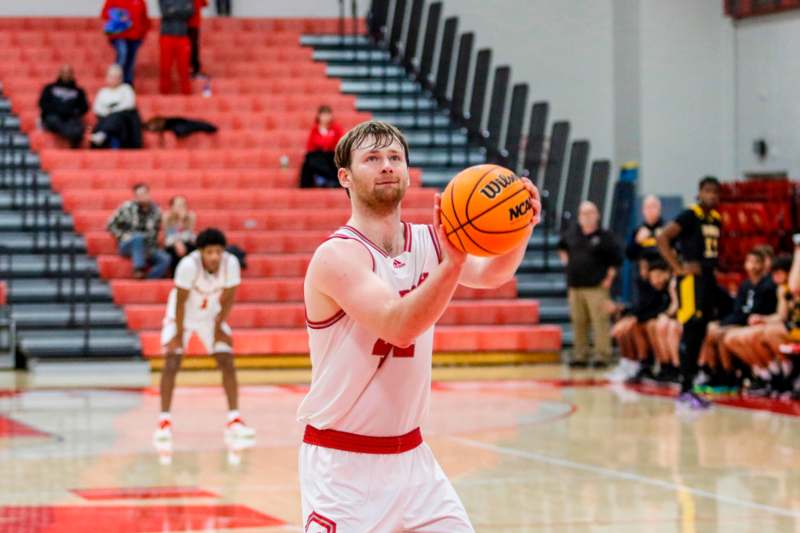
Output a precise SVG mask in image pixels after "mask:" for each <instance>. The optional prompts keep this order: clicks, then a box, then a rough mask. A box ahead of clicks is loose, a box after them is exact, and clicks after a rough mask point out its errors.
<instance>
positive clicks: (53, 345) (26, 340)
mask: <svg viewBox="0 0 800 533" xmlns="http://www.w3.org/2000/svg"><path fill="white" fill-rule="evenodd" d="M83 335H84V333H83V330H61V331H51V332H48V334H47V335H42V334H41V333H38V332H21V333H20V336H19V345H20V350H21V352H22V354H23V355H25V356H26V357H29V358H42V359H45V358H47V359H51V358H61V359H63V358H72V357H81V358H84V357H88V358H105V357H138V356H139V354H140V353H141V349H140V344H139V338H138V335H136V334H135V333H131V332H130V331H128V330H127V329H122V328H117V329H92V330H90V332H89V346H88V349H87V347H86V346H85V344H84V337H83Z"/></svg>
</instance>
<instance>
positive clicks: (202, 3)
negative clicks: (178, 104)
mask: <svg viewBox="0 0 800 533" xmlns="http://www.w3.org/2000/svg"><path fill="white" fill-rule="evenodd" d="M207 5H208V0H194V15H192V18H190V19H189V43H190V44H191V47H192V48H191V50H192V55H191V67H192V69H191V70H192V77H193V78H194V77H196V76H201V75H203V71H202V70H201V69H200V24H201V22H202V12H203V8H204V7H206V6H207Z"/></svg>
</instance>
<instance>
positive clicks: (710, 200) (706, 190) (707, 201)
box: [699, 183, 719, 209]
mask: <svg viewBox="0 0 800 533" xmlns="http://www.w3.org/2000/svg"><path fill="white" fill-rule="evenodd" d="M699 197H700V203H701V204H703V205H704V206H706V207H707V208H709V209H715V208H716V207H717V206H718V205H719V187H717V186H716V185H714V184H713V183H709V184H708V185H704V186H703V188H702V189H700V194H699Z"/></svg>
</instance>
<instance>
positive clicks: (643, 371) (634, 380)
mask: <svg viewBox="0 0 800 533" xmlns="http://www.w3.org/2000/svg"><path fill="white" fill-rule="evenodd" d="M644 380H655V376H654V375H653V371H652V370H651V369H650V367H649V366H642V367H640V368H639V371H638V372H636V373H635V374H634V375H632V376H631V377H629V378H628V379H626V380H625V384H626V385H640V384H641V383H642V381H644Z"/></svg>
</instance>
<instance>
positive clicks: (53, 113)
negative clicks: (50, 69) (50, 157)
mask: <svg viewBox="0 0 800 533" xmlns="http://www.w3.org/2000/svg"><path fill="white" fill-rule="evenodd" d="M39 108H40V109H41V112H42V125H43V126H44V128H45V129H46V130H47V131H51V132H53V133H55V134H56V135H59V136H60V137H63V138H65V139H66V140H67V141H69V145H70V147H71V148H80V145H81V142H82V141H83V132H84V130H85V129H86V128H85V126H84V124H83V116H84V115H85V114H86V112H87V111H88V110H89V104H88V102H87V101H86V93H85V92H84V90H83V89H82V88H80V87H79V86H78V85H77V84H76V83H75V74H74V72H73V70H72V67H71V66H70V65H63V66H62V67H61V69H60V70H59V71H58V79H57V80H56V81H54V82H53V83H50V84H48V85H46V86H45V88H44V89H43V90H42V95H41V97H40V98H39Z"/></svg>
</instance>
